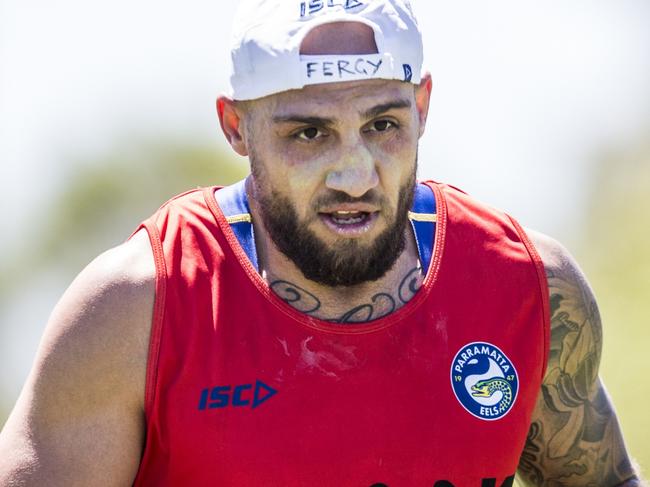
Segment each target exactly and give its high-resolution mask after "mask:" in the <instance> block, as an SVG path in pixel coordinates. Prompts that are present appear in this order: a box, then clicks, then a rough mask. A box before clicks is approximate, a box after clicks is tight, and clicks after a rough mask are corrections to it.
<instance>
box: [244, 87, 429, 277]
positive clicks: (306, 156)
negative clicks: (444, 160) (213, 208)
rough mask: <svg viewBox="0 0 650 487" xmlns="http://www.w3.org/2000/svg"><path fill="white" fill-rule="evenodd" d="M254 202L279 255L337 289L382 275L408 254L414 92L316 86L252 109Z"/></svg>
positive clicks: (249, 135)
mask: <svg viewBox="0 0 650 487" xmlns="http://www.w3.org/2000/svg"><path fill="white" fill-rule="evenodd" d="M246 111H247V115H246V116H245V117H244V120H245V123H244V126H245V128H244V133H245V135H244V137H245V141H246V145H247V149H248V154H249V157H250V160H251V166H252V178H253V195H252V196H253V198H254V200H255V201H256V202H257V205H256V206H257V208H258V211H259V212H260V213H261V215H262V219H263V221H264V224H265V227H266V230H267V231H268V232H269V235H270V236H271V238H272V240H273V242H274V243H275V245H276V246H277V247H278V249H279V250H280V251H281V252H283V253H284V254H285V255H286V256H287V257H288V258H289V259H291V260H292V261H293V262H294V263H295V264H296V265H297V267H298V268H299V269H300V270H301V271H302V273H303V274H304V275H305V277H307V278H308V279H311V280H314V281H316V282H320V283H322V284H325V285H329V286H337V285H346V286H350V285H354V284H359V283H362V282H366V281H372V280H375V279H378V278H380V277H382V276H383V275H384V274H385V273H386V272H387V271H388V270H389V269H390V268H391V267H392V265H393V264H394V262H395V260H396V259H397V257H398V256H399V254H400V253H401V252H402V250H403V248H404V238H405V227H406V223H407V221H408V220H407V213H408V210H409V208H410V204H411V201H412V197H413V185H414V184H415V171H416V159H417V141H418V138H419V135H420V126H421V121H420V120H421V118H420V113H419V112H418V109H417V106H416V97H415V96H414V87H413V85H411V84H409V83H401V82H398V81H386V80H372V81H357V82H350V83H334V84H327V85H317V86H309V87H306V88H304V89H302V90H295V91H290V92H284V93H280V94H278V95H273V96H269V97H266V98H262V99H260V100H255V101H253V102H250V103H248V104H247V107H246Z"/></svg>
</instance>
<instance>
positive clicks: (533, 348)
mask: <svg viewBox="0 0 650 487" xmlns="http://www.w3.org/2000/svg"><path fill="white" fill-rule="evenodd" d="M426 184H427V185H428V186H430V187H431V188H432V189H433V192H434V195H435V200H436V208H437V218H436V219H437V224H436V226H435V244H434V249H433V253H432V256H431V263H430V265H429V267H428V272H427V274H426V277H425V279H424V282H423V284H422V287H421V288H420V289H419V290H418V291H417V292H416V294H415V296H414V297H413V298H412V299H411V300H410V301H409V302H408V303H407V304H406V305H404V306H403V307H402V308H400V309H399V310H398V311H396V312H395V313H393V314H391V315H388V316H387V317H385V318H381V319H378V320H375V321H371V322H369V323H366V324H345V325H344V324H333V323H329V322H326V321H322V320H318V319H315V318H312V317H309V316H308V315H305V314H302V313H300V312H298V311H297V310H295V309H294V308H292V307H291V306H290V305H289V304H287V303H285V302H284V301H282V299H280V298H279V297H278V296H277V295H276V294H275V293H273V292H272V291H271V290H270V289H269V287H268V286H267V284H266V283H265V282H264V281H263V280H262V278H261V276H260V275H259V274H258V273H257V271H256V270H255V267H254V266H253V264H252V263H251V261H250V260H249V259H248V258H247V257H246V253H245V252H244V250H243V249H242V247H241V246H240V244H239V242H238V240H237V237H236V236H235V234H234V233H233V230H232V229H231V227H230V225H229V223H228V221H227V220H226V218H225V217H224V215H223V213H222V212H221V210H220V208H219V206H218V204H217V202H216V200H215V195H214V192H215V189H216V188H206V189H204V190H195V191H191V192H188V193H185V194H183V195H180V196H178V197H176V198H174V199H172V200H170V201H169V202H168V203H166V204H165V205H163V206H162V207H161V208H160V210H159V211H158V212H157V213H156V214H154V215H153V216H152V217H151V218H150V219H149V220H147V221H146V222H145V223H143V226H144V228H146V230H147V232H148V233H149V236H150V239H151V244H152V248H153V253H154V258H155V262H156V269H157V279H156V301H155V310H154V320H153V325H152V332H151V343H150V350H149V362H148V366H147V386H146V396H145V414H146V443H145V448H144V453H143V458H142V461H141V465H140V469H139V472H138V475H137V477H136V480H135V485H137V486H166V485H174V486H176V485H182V486H208V485H211V486H265V487H270V486H282V487H288V486H337V487H338V486H361V487H370V486H376V487H379V486H388V487H400V486H407V487H418V486H423V487H424V486H428V487H431V486H435V487H453V486H456V487H490V486H493V487H500V486H511V485H512V483H513V478H514V473H515V470H516V468H517V464H518V461H519V456H520V454H521V451H522V449H523V446H524V442H525V438H526V434H527V431H528V427H529V423H530V419H531V414H532V410H533V408H534V405H535V402H536V398H537V395H538V393H539V391H540V386H541V379H542V377H543V374H544V371H545V364H546V358H547V354H548V339H549V338H548V333H549V313H548V288H547V283H546V277H545V274H544V268H543V265H542V263H541V260H540V258H539V257H538V255H537V253H536V251H535V249H534V248H533V246H532V245H531V244H530V242H529V240H528V238H527V237H526V235H525V234H524V232H523V231H522V229H521V228H520V227H519V225H518V224H517V223H516V222H514V221H513V220H512V219H511V218H510V217H508V216H506V215H504V214H503V213H501V212H498V211H496V210H493V209H491V208H489V207H487V206H484V205H482V204H479V203H477V202H476V201H475V200H473V199H472V198H470V197H469V196H467V195H466V194H464V193H462V192H461V191H459V190H457V189H455V188H453V187H451V186H446V185H442V184H438V183H432V182H428V183H426Z"/></svg>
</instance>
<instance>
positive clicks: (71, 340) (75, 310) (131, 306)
mask: <svg viewBox="0 0 650 487" xmlns="http://www.w3.org/2000/svg"><path fill="white" fill-rule="evenodd" d="M155 289H156V266H155V264H154V258H153V252H152V249H151V245H150V243H149V237H148V234H147V232H146V231H145V230H144V229H142V230H140V231H138V232H136V233H135V234H134V235H133V236H132V238H130V239H129V240H128V241H127V242H125V243H123V244H121V245H119V246H117V247H114V248H112V249H110V250H108V251H106V252H104V253H103V254H101V255H99V256H98V257H97V258H95V259H94V260H93V261H92V262H91V263H90V264H88V266H87V267H86V268H85V269H84V270H83V271H82V272H81V273H80V274H79V275H78V276H77V277H76V278H75V280H74V281H73V282H72V284H71V285H70V287H69V288H68V289H67V290H66V292H65V293H64V295H63V296H62V298H61V300H60V301H59V303H58V304H57V306H56V307H55V309H54V311H53V313H52V316H51V317H50V320H49V322H48V325H47V328H46V333H45V337H49V338H50V340H48V341H44V342H43V343H42V345H41V350H40V352H41V353H42V354H48V353H50V352H54V353H56V349H57V348H59V347H60V348H61V349H62V350H66V349H70V350H73V349H77V348H78V349H79V350H83V351H84V352H85V354H84V355H85V356H86V357H88V358H90V357H92V359H93V360H94V361H97V362H98V363H101V362H102V361H106V365H107V366H109V365H110V368H114V369H115V371H116V372H119V371H120V369H123V370H121V371H127V370H129V368H131V367H133V368H134V369H133V370H138V371H140V370H141V371H142V372H143V373H144V369H145V367H146V359H147V357H146V355H147V350H148V340H149V333H150V328H151V321H152V316H153V303H154V299H155ZM49 345H51V347H52V348H51V349H50V347H49ZM115 351H119V352H120V353H119V354H116V353H115ZM106 370H108V369H106ZM127 376H128V377H130V378H131V379H133V380H135V379H136V377H138V376H139V375H138V374H128V375H127ZM125 385H128V384H125ZM143 385H144V381H143V380H142V381H140V380H138V381H137V384H134V389H135V390H140V388H141V387H140V386H143Z"/></svg>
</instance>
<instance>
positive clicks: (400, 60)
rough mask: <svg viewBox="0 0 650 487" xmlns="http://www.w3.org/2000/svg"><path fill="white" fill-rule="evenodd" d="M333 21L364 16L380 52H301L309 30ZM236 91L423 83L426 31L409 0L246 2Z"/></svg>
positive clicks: (239, 17)
mask: <svg viewBox="0 0 650 487" xmlns="http://www.w3.org/2000/svg"><path fill="white" fill-rule="evenodd" d="M330 22H360V23H363V24H365V25H367V26H369V27H371V28H372V29H373V31H374V33H375V43H376V45H377V51H378V52H377V53H376V54H352V55H350V54H346V55H339V54H326V55H317V56H314V55H301V54H300V46H301V44H302V41H303V39H304V38H305V36H306V35H307V34H308V33H309V32H310V31H311V30H312V29H313V28H314V27H316V26H319V25H322V24H326V23H330ZM231 58H232V64H231V75H230V87H231V91H230V97H231V98H233V99H234V100H251V99H254V98H261V97H263V96H267V95H271V94H273V93H279V92H282V91H286V90H292V89H300V88H303V87H304V86H306V85H310V84H317V83H333V82H338V81H355V80H362V79H374V78H382V79H397V80H401V81H410V82H412V83H419V82H420V77H421V69H422V35H421V33H420V29H419V28H418V25H417V21H416V20H415V17H414V15H413V12H412V9H411V5H410V3H409V1H408V0H242V1H241V2H240V4H239V9H238V11H237V14H236V16H235V20H234V23H233V37H232V52H231Z"/></svg>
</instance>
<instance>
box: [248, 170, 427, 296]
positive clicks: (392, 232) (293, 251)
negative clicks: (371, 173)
mask: <svg viewBox="0 0 650 487" xmlns="http://www.w3.org/2000/svg"><path fill="white" fill-rule="evenodd" d="M251 163H252V166H253V176H254V177H255V179H256V190H255V195H256V199H257V201H258V203H259V211H260V213H261V216H262V221H263V223H264V226H265V227H266V230H267V232H268V234H269V236H270V237H271V239H272V240H273V243H274V244H275V246H276V247H277V248H278V250H280V252H282V253H283V254H284V255H285V256H286V257H287V258H288V259H290V260H291V261H293V263H294V264H295V265H296V266H297V267H298V269H300V271H301V272H302V274H303V275H304V276H305V277H306V278H307V279H309V280H311V281H314V282H317V283H319V284H323V285H326V286H331V287H335V286H354V285H357V284H361V283H364V282H368V281H375V280H377V279H380V278H382V277H383V276H384V275H386V273H387V272H388V271H389V270H390V269H391V268H392V267H393V265H394V264H395V262H396V261H397V258H398V257H399V256H400V255H401V253H402V252H403V251H404V248H405V245H406V238H405V231H406V225H407V222H408V211H409V209H410V208H411V205H412V203H413V197H414V189H415V169H414V170H413V172H412V173H411V175H410V176H409V179H408V181H407V182H406V183H405V184H404V185H403V186H402V187H401V188H400V190H399V200H398V205H397V208H396V210H395V211H391V210H390V208H389V206H388V204H387V201H386V199H385V198H382V197H380V196H378V195H377V194H376V192H375V191H374V190H370V191H368V192H367V193H365V194H364V195H362V196H361V197H359V198H355V197H351V196H350V195H348V194H347V193H344V192H340V191H330V192H329V193H328V194H326V195H325V196H323V197H321V198H319V199H318V200H316V201H315V202H314V204H313V205H312V210H313V214H314V215H317V214H318V208H323V207H326V206H330V205H335V204H339V203H360V202H363V203H372V204H375V205H378V206H379V207H380V208H381V209H382V213H383V214H384V215H385V218H386V220H387V221H388V222H389V224H388V226H387V228H386V229H384V230H383V231H382V232H381V233H380V234H379V235H378V236H377V237H376V238H375V240H374V241H373V242H372V243H371V244H368V245H363V244H361V243H360V242H359V241H358V240H357V239H354V238H344V237H343V238H341V239H340V240H339V241H337V242H335V243H334V244H328V243H325V242H324V241H323V240H321V239H320V238H319V237H318V236H317V235H316V234H315V233H314V232H313V231H312V230H310V229H309V223H310V222H311V221H316V220H317V219H318V217H314V218H312V219H311V220H309V221H300V219H299V217H298V213H297V211H296V209H295V207H294V205H293V204H292V203H291V201H290V200H289V198H287V197H286V196H284V195H282V194H281V193H279V192H278V191H277V190H271V191H261V190H260V189H261V188H260V187H259V186H258V185H259V182H260V181H265V179H264V178H263V175H262V174H259V172H260V170H259V164H257V163H255V162H254V161H251Z"/></svg>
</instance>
